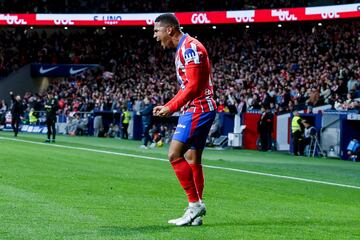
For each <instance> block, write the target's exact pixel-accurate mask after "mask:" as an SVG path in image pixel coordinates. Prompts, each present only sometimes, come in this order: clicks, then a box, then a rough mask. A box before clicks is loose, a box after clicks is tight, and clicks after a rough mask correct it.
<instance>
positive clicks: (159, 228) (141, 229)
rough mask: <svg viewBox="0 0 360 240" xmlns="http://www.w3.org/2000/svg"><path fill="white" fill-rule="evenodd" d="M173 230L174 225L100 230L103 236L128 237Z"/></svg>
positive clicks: (109, 227)
mask: <svg viewBox="0 0 360 240" xmlns="http://www.w3.org/2000/svg"><path fill="white" fill-rule="evenodd" d="M171 228H174V226H172V225H164V226H159V225H154V226H141V227H140V226H139V227H121V226H103V227H100V228H99V229H98V231H99V233H100V234H101V235H112V236H121V235H122V236H126V235H135V234H144V233H154V232H167V231H169V230H170V229H171Z"/></svg>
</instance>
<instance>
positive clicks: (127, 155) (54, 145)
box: [0, 137, 360, 189]
mask: <svg viewBox="0 0 360 240" xmlns="http://www.w3.org/2000/svg"><path fill="white" fill-rule="evenodd" d="M0 139H4V140H10V141H16V142H25V143H32V144H38V145H46V146H52V147H59V148H68V149H75V150H83V151H88V152H97V153H105V154H112V155H119V156H126V157H134V158H143V159H150V160H156V161H162V162H168V161H169V160H167V159H164V158H156V157H147V156H142V155H136V154H128V153H120V152H111V151H105V150H98V149H91V148H82V147H72V146H65V145H58V144H51V143H41V142H34V141H28V140H22V139H14V138H6V137H0ZM203 167H206V168H212V169H221V170H227V171H232V172H241V173H248V174H255V175H261V176H267V177H276V178H283V179H291V180H297V181H302V182H311V183H320V184H325V185H331V186H337V187H345V188H353V189H360V186H353V185H346V184H340V183H334V182H325V181H319V180H313V179H307V178H299V177H290V176H284V175H278V174H271V173H262V172H255V171H249V170H242V169H236V168H227V167H218V166H211V165H203Z"/></svg>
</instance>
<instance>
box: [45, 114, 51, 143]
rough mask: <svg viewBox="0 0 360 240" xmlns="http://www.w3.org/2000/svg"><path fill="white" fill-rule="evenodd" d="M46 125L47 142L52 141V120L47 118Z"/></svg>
mask: <svg viewBox="0 0 360 240" xmlns="http://www.w3.org/2000/svg"><path fill="white" fill-rule="evenodd" d="M46 126H47V140H46V142H50V136H51V121H50V119H46Z"/></svg>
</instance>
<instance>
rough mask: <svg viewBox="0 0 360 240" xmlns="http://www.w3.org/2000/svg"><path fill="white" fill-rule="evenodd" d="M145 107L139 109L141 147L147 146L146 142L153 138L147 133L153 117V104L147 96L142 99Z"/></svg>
mask: <svg viewBox="0 0 360 240" xmlns="http://www.w3.org/2000/svg"><path fill="white" fill-rule="evenodd" d="M144 104H145V107H144V109H143V110H142V111H140V115H141V120H142V124H143V136H144V137H143V145H141V146H140V147H141V148H147V145H148V143H149V142H150V143H152V142H153V140H152V138H151V136H150V134H149V131H150V129H151V124H152V118H153V108H154V105H153V104H152V103H151V102H150V100H149V98H148V97H145V99H144Z"/></svg>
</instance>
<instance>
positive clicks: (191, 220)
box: [168, 204, 206, 226]
mask: <svg viewBox="0 0 360 240" xmlns="http://www.w3.org/2000/svg"><path fill="white" fill-rule="evenodd" d="M205 214H206V208H205V205H204V204H199V205H198V206H192V207H190V206H189V207H187V208H186V209H185V213H184V215H183V216H182V217H180V218H177V219H171V220H169V221H168V223H169V224H174V225H176V226H186V225H192V226H200V225H202V219H201V216H205Z"/></svg>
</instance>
